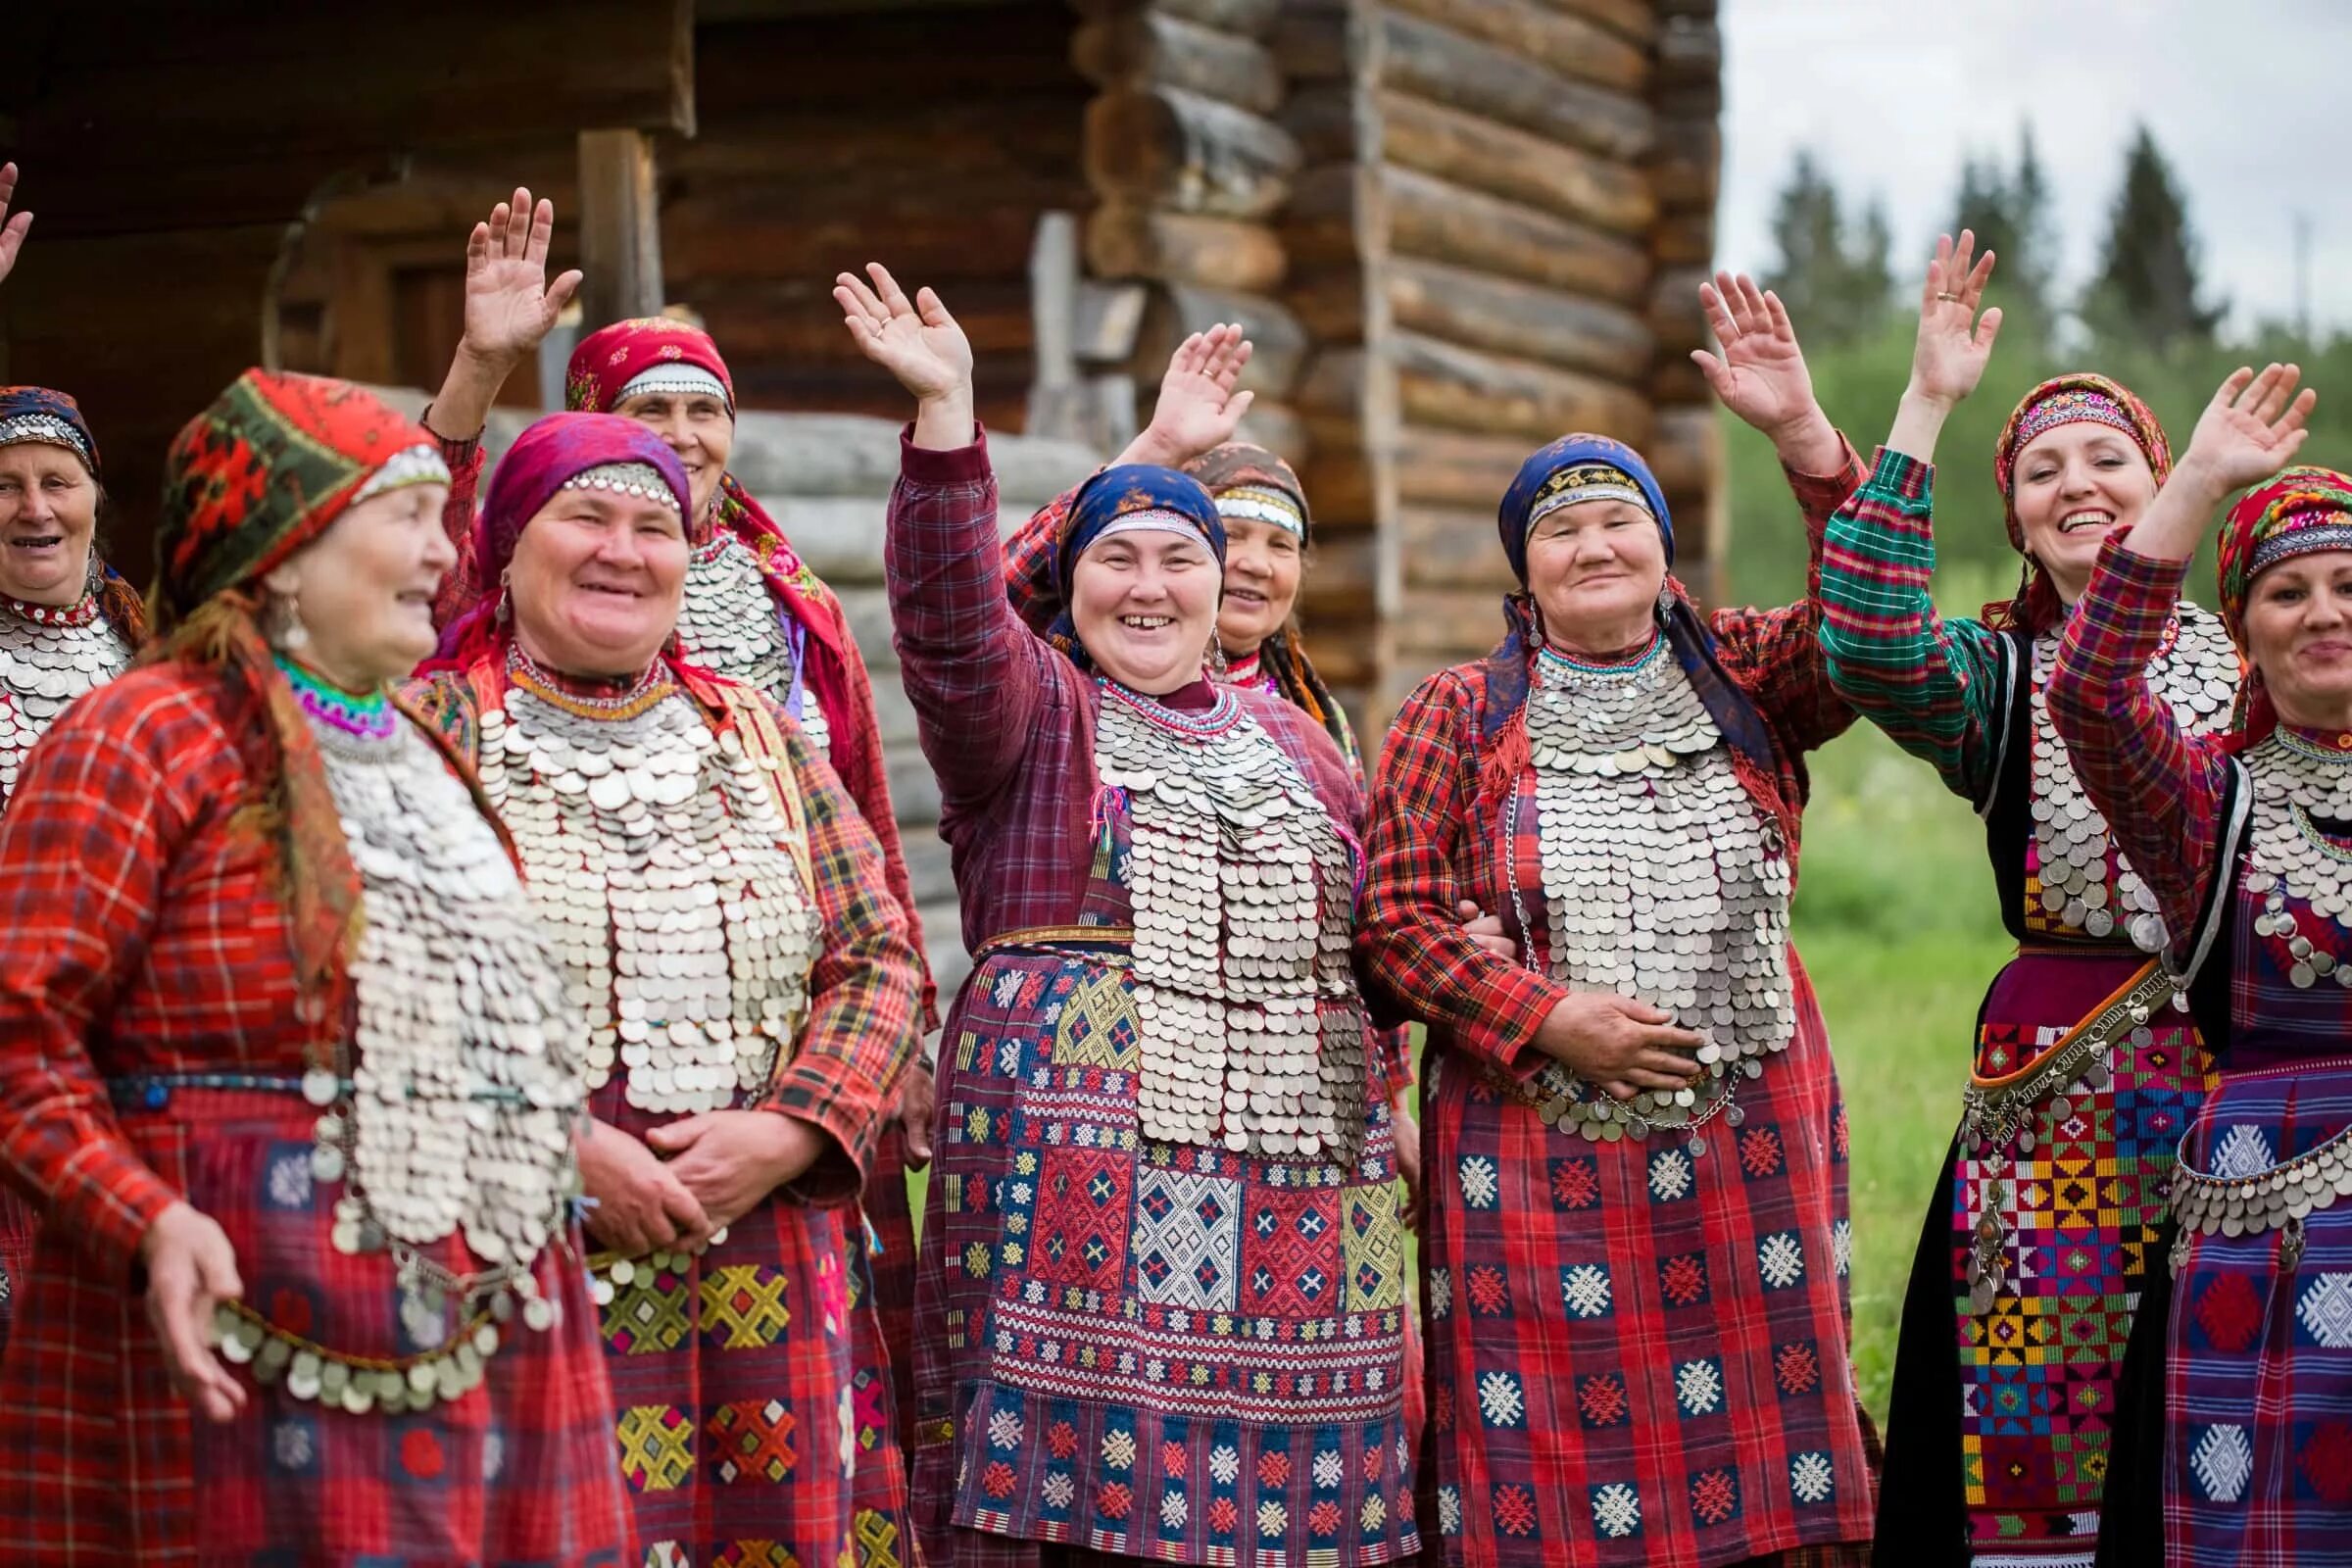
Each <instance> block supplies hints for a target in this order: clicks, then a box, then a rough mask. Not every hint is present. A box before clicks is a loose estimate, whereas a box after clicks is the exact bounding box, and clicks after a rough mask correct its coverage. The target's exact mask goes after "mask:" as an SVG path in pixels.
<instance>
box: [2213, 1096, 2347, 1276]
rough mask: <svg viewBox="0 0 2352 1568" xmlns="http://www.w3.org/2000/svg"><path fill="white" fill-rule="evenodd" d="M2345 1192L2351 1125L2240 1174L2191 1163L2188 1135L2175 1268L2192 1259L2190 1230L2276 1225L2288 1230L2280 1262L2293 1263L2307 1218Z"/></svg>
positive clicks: (2241, 1232)
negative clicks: (2206, 1169)
mask: <svg viewBox="0 0 2352 1568" xmlns="http://www.w3.org/2000/svg"><path fill="white" fill-rule="evenodd" d="M2190 1136H2192V1137H2193V1136H2194V1134H2193V1133H2192V1134H2191V1135H2190ZM2345 1197H2352V1127H2347V1128H2345V1129H2344V1130H2343V1131H2341V1132H2339V1133H2337V1134H2336V1135H2335V1136H2334V1137H2332V1138H2329V1139H2328V1140H2327V1142H2325V1143H2322V1144H2317V1145H2315V1146H2313V1147H2312V1148H2310V1149H2307V1150H2305V1151H2304V1152H2302V1153H2300V1154H2297V1155H2296V1156H2295V1157H2294V1158H2292V1159H2289V1160H2285V1161H2283V1162H2281V1163H2279V1164H2277V1165H2273V1166H2271V1167H2270V1168H2269V1169H2267V1170H2259V1171H2254V1172H2251V1173H2249V1174H2246V1175H2242V1176H2210V1175H2207V1174H2206V1173H2205V1172H2203V1171H2199V1170H2195V1169H2193V1168H2191V1167H2190V1165H2189V1162H2188V1141H2187V1139H2185V1138H2184V1139H2182V1140H2181V1145H2180V1154H2179V1156H2178V1159H2177V1162H2176V1163H2175V1165H2174V1166H2173V1217H2174V1218H2175V1219H2176V1220H2178V1221H2179V1222H2180V1236H2179V1238H2178V1239H2177V1240H2176V1241H2175V1242H2174V1243H2173V1253H2172V1258H2173V1267H2174V1268H2176V1269H2178V1268H2180V1266H2181V1265H2182V1264H2184V1263H2186V1262H2187V1261H2188V1242H2189V1238H2190V1236H2192V1235H2197V1236H2229V1237H2238V1236H2259V1235H2261V1234H2262V1233H2264V1232H2265V1231H2274V1230H2276V1231H2284V1232H2285V1233H2286V1235H2285V1237H2284V1240H2283V1243H2282V1245H2281V1247H2280V1250H2279V1263H2280V1266H2281V1267H2284V1268H2293V1267H2294V1266H2295V1265H2296V1263H2298V1262H2300V1261H2301V1260H2302V1256H2303V1222H2304V1221H2305V1220H2307V1219H2309V1218H2310V1217H2311V1216H2312V1214H2313V1213H2315V1212H2316V1211H2318V1210H2320V1209H2323V1208H2332V1207H2333V1206H2334V1205H2335V1201H2336V1200H2337V1199H2339V1198H2345Z"/></svg>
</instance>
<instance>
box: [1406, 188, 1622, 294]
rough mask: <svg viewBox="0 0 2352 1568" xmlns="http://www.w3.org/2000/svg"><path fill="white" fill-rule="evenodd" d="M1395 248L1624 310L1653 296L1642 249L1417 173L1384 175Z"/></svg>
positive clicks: (1588, 227) (1581, 225)
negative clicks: (1563, 291)
mask: <svg viewBox="0 0 2352 1568" xmlns="http://www.w3.org/2000/svg"><path fill="white" fill-rule="evenodd" d="M1379 177H1380V192H1381V196H1382V198H1383V201H1382V211H1383V213H1384V215H1385V217H1386V220H1387V232H1388V244H1389V248H1390V249H1391V251H1393V252H1394V253H1396V254H1398V255H1405V256H1424V257H1428V258H1429V259H1430V260H1432V261H1440V262H1452V263H1455V264H1456V265H1458V266H1462V267H1474V268H1479V269H1482V270H1486V271H1490V272H1498V273H1500V274H1502V275H1503V276H1505V277H1516V278H1520V279H1523V280H1525V281H1527V282H1530V283H1544V284H1547V285H1549V286H1551V287H1553V288H1558V289H1563V290H1567V291H1569V292H1572V293H1576V294H1583V295H1588V296H1590V297H1592V298H1593V299H1600V300H1607V301H1610V302H1611V303H1613V304H1618V305H1638V304H1641V303H1642V302H1643V301H1644V300H1645V299H1646V298H1647V294H1648V285H1649V257H1648V255H1647V254H1646V253H1645V252H1644V251H1643V249H1642V247H1641V246H1638V245H1635V244H1633V243H1631V242H1629V241H1627V240H1625V239H1623V238H1621V237H1620V236H1618V235H1614V234H1609V233H1604V232H1603V231H1601V230H1600V229H1597V228H1594V227H1593V226H1592V225H1590V224H1587V223H1578V222H1575V221H1571V220H1568V219H1565V218H1560V217H1557V216H1555V215H1553V214H1550V213H1543V212H1538V211H1536V210H1535V209H1534V208H1532V207H1526V206H1522V205H1521V204H1519V203H1517V202H1506V201H1501V200H1498V199H1496V198H1495V197H1493V196H1488V195H1485V194H1483V193H1481V192H1479V191H1473V190H1465V189H1463V188H1462V187H1461V186H1459V185H1455V184H1452V183H1450V182H1448V181H1446V180H1442V179H1433V178H1431V177H1430V176H1429V175H1427V174H1422V173H1417V172H1413V171H1411V170H1404V169H1388V170H1383V171H1381V172H1380V176H1379Z"/></svg>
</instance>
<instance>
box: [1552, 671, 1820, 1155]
mask: <svg viewBox="0 0 2352 1568" xmlns="http://www.w3.org/2000/svg"><path fill="white" fill-rule="evenodd" d="M1526 712H1527V733H1528V743H1529V748H1530V751H1531V753H1532V757H1533V760H1534V763H1535V769H1536V789H1535V796H1536V824H1537V843H1538V850H1539V855H1540V857H1541V860H1542V886H1543V891H1544V915H1545V926H1546V930H1547V932H1548V935H1549V943H1548V947H1549V963H1548V968H1549V973H1550V975H1551V978H1552V979H1554V980H1557V981H1558V982H1560V983H1561V984H1562V985H1565V986H1568V987H1570V988H1572V989H1574V990H1578V991H1604V992H1611V993H1615V994H1617V995H1620V996H1627V997H1634V998H1638V999H1640V1000H1642V1001H1644V1002H1647V1003H1650V1004H1651V1005H1655V1006H1658V1007H1663V1008H1665V1009H1667V1010H1668V1011H1670V1012H1672V1013H1673V1014H1674V1017H1675V1022H1676V1023H1677V1024H1679V1025H1680V1026H1682V1027H1684V1028H1687V1029H1691V1030H1695V1031H1697V1032H1698V1033H1700V1034H1701V1035H1703V1036H1704V1037H1705V1044H1704V1045H1702V1047H1701V1048H1700V1050H1699V1053H1698V1059H1699V1062H1700V1063H1701V1065H1702V1067H1703V1074H1702V1077H1701V1079H1700V1082H1699V1083H1698V1085H1697V1086H1696V1087H1695V1088H1693V1089H1686V1090H1682V1091H1678V1092H1676V1093H1673V1094H1665V1093H1659V1094H1644V1095H1641V1096H1637V1097H1636V1098H1635V1100H1634V1101H1632V1102H1630V1103H1621V1102H1616V1101H1614V1100H1612V1099H1611V1098H1610V1097H1609V1096H1607V1095H1606V1094H1603V1093H1601V1092H1600V1091H1599V1090H1598V1089H1597V1088H1596V1087H1595V1086H1592V1085H1587V1084H1584V1083H1582V1081H1581V1080H1579V1079H1577V1078H1576V1076H1575V1074H1573V1073H1572V1072H1570V1071H1569V1070H1568V1068H1566V1067H1565V1066H1563V1065H1561V1064H1559V1063H1556V1062H1553V1063H1547V1064H1545V1066H1544V1068H1543V1069H1541V1071H1540V1073H1539V1084H1538V1092H1539V1094H1540V1095H1542V1096H1544V1098H1545V1100H1546V1101H1547V1102H1548V1103H1553V1104H1556V1105H1557V1106H1559V1114H1560V1115H1561V1116H1563V1117H1565V1118H1566V1119H1569V1120H1573V1121H1580V1122H1582V1121H1587V1120H1592V1121H1596V1122H1598V1123H1600V1124H1601V1125H1602V1128H1603V1130H1607V1129H1608V1124H1610V1123H1612V1122H1616V1123H1621V1124H1623V1126H1624V1128H1625V1130H1627V1131H1631V1132H1633V1133H1635V1134H1636V1135H1641V1134H1642V1133H1645V1132H1646V1131H1648V1130H1649V1129H1650V1128H1652V1127H1662V1128H1674V1127H1682V1126H1690V1125H1693V1124H1695V1123H1697V1122H1700V1121H1703V1120H1705V1119H1707V1118H1708V1117H1709V1116H1711V1115H1712V1114H1714V1113H1715V1112H1716V1111H1718V1110H1721V1109H1723V1108H1724V1107H1725V1106H1726V1105H1728V1103H1730V1100H1731V1097H1732V1095H1733V1094H1734V1092H1735V1091H1736V1090H1737V1087H1738V1082H1739V1079H1740V1078H1741V1077H1754V1076H1755V1075H1756V1074H1757V1073H1758V1072H1759V1071H1760V1070H1761V1064H1762V1061H1763V1058H1764V1057H1765V1056H1767V1055H1769V1054H1772V1053H1775V1052H1779V1051H1782V1050H1784V1049H1786V1048H1787V1046H1788V1044H1789V1038H1790V1036H1791V1035H1792V1034H1793V1032H1794V1030H1795V1005H1794V996H1793V992H1792V990H1791V987H1790V984H1789V957H1788V953H1789V888H1790V874H1789V858H1788V854H1787V850H1786V847H1785V846H1784V845H1783V843H1782V841H1781V834H1780V829H1779V826H1778V824H1777V823H1775V822H1773V821H1771V820H1770V819H1769V818H1768V817H1767V816H1766V815H1765V814H1764V813H1763V812H1762V811H1760V810H1759V809H1757V807H1756V806H1755V804H1754V802H1753V801H1751V800H1750V799H1749V797H1748V795H1747V793H1746V791H1745V790H1744V789H1743V788H1742V787H1741V785H1740V779H1739V777H1738V774H1737V773H1736V772H1735V771H1734V768H1733V764H1732V756H1731V751H1730V748H1729V747H1728V746H1726V745H1725V744H1724V740H1723V736H1722V734H1721V732H1720V731H1719V730H1718V729H1717V728H1716V725H1715V720H1714V718H1713V717H1712V715H1710V714H1709V713H1708V711H1707V710H1706V706H1705V704H1704V703H1702V702H1701V701H1700V698H1699V694H1698V692H1697V690H1696V689H1695V688H1694V687H1693V686H1692V685H1691V680H1690V677H1689V676H1688V675H1686V674H1685V673H1684V670H1683V667H1682V665H1681V663H1680V662H1677V661H1676V659H1675V658H1674V656H1673V651H1672V649H1671V648H1669V647H1668V646H1667V644H1666V642H1665V639H1664V638H1662V637H1661V638H1659V639H1658V640H1657V641H1656V642H1655V643H1653V644H1652V645H1651V647H1650V651H1649V652H1648V653H1647V654H1645V655H1643V656H1642V658H1641V659H1639V660H1637V661H1635V662H1631V663H1628V664H1622V665H1609V666H1601V667H1593V666H1589V665H1584V664H1580V663H1577V662H1572V661H1569V660H1566V659H1563V658H1560V657H1559V656H1558V655H1556V654H1553V653H1552V652H1551V651H1550V650H1548V649H1547V650H1544V651H1543V652H1542V653H1541V654H1539V656H1538V659H1537V671H1536V680H1535V681H1534V683H1533V689H1532V690H1531V691H1530V692H1529V694H1528V702H1527V710H1526ZM1513 836H1514V838H1515V837H1516V835H1515V834H1514V835H1513Z"/></svg>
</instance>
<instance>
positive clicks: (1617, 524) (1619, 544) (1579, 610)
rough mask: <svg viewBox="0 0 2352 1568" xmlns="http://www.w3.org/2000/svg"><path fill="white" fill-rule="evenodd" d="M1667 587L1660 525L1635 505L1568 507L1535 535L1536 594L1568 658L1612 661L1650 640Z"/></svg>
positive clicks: (1530, 555)
mask: <svg viewBox="0 0 2352 1568" xmlns="http://www.w3.org/2000/svg"><path fill="white" fill-rule="evenodd" d="M1665 586H1666V541H1665V539H1664V538H1663V536H1661V535H1660V533H1659V532H1658V522H1657V519H1656V518H1655V517H1652V516H1651V515H1649V514H1648V513H1646V512H1644V511H1642V509H1641V508H1640V507H1637V506H1635V505H1634V504H1633V503H1632V502H1630V501H1617V500H1608V501H1583V502H1579V503H1577V504H1576V505H1574V506H1568V507H1561V508H1559V509H1558V510H1557V511H1554V512H1550V513H1546V514H1545V515H1544V516H1542V517H1540V518H1538V519H1537V520H1536V525H1535V527H1534V528H1533V529H1531V530H1529V532H1528V536H1527V587H1528V592H1529V593H1531V594H1533V595H1534V596H1535V601H1536V608H1537V609H1538V610H1540V611H1541V612H1543V615H1544V637H1545V639H1546V640H1547V641H1549V642H1550V643H1552V644H1553V645H1554V646H1556V647H1558V648H1560V649H1562V650H1563V651H1565V652H1568V653H1575V654H1586V655H1593V656H1605V655H1609V654H1615V653H1620V652H1622V651H1624V650H1626V649H1629V648H1633V647H1635V646H1637V645H1639V644H1641V643H1643V642H1646V641H1647V640H1648V638H1649V633H1650V629H1651V627H1652V626H1654V625H1655V624H1656V613H1657V603H1658V591H1659V590H1660V589H1662V588H1663V587H1665Z"/></svg>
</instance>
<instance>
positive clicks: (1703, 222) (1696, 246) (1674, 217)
mask: <svg viewBox="0 0 2352 1568" xmlns="http://www.w3.org/2000/svg"><path fill="white" fill-rule="evenodd" d="M1650 253H1651V254H1652V255H1654V256H1655V257H1657V259H1658V265H1659V266H1660V267H1705V266H1706V265H1707V264H1708V263H1710V262H1712V261H1713V260H1714V259H1715V209H1714V208H1713V207H1711V206H1710V207H1697V208H1692V209H1691V210H1689V211H1687V212H1676V213H1668V214H1666V215H1665V216H1664V217H1662V218H1660V219H1659V220H1658V222H1657V226H1656V227H1655V228H1653V229H1651V230H1650Z"/></svg>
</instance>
